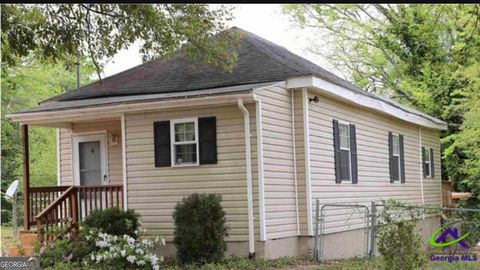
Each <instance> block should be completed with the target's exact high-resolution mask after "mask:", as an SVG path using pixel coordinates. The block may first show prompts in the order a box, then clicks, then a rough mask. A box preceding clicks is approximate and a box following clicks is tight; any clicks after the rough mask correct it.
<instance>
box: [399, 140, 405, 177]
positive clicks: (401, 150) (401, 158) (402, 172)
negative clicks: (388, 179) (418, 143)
mask: <svg viewBox="0 0 480 270" xmlns="http://www.w3.org/2000/svg"><path fill="white" fill-rule="evenodd" d="M398 139H399V143H400V174H401V178H400V182H402V183H405V159H404V156H403V135H399V138H398Z"/></svg>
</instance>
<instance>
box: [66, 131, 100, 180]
mask: <svg viewBox="0 0 480 270" xmlns="http://www.w3.org/2000/svg"><path fill="white" fill-rule="evenodd" d="M71 136H72V162H73V166H72V169H73V184H74V185H75V186H80V185H81V183H80V162H79V157H78V155H79V147H78V144H79V143H81V142H89V141H100V166H101V171H102V176H103V177H102V179H101V184H102V185H106V184H108V183H109V175H108V172H109V171H108V146H107V131H106V130H102V131H92V132H81V133H72V135H71ZM105 176H106V177H107V179H105Z"/></svg>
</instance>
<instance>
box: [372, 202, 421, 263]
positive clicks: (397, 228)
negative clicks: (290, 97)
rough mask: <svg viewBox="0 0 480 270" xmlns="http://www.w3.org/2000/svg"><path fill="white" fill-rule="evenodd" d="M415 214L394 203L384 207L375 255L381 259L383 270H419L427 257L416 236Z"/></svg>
mask: <svg viewBox="0 0 480 270" xmlns="http://www.w3.org/2000/svg"><path fill="white" fill-rule="evenodd" d="M418 215H419V213H418V212H417V211H415V210H413V208H408V206H407V205H403V204H401V203H399V202H397V201H388V202H386V203H385V209H384V211H383V212H382V213H381V216H380V218H381V221H382V222H381V226H379V228H378V239H379V241H378V251H379V252H380V254H382V255H383V258H384V261H385V269H392V270H414V269H422V266H424V265H425V264H426V262H427V259H426V258H427V256H426V254H425V251H424V250H423V248H422V239H421V237H420V235H419V234H418V233H417V232H416V220H417V217H418Z"/></svg>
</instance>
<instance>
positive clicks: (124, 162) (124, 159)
mask: <svg viewBox="0 0 480 270" xmlns="http://www.w3.org/2000/svg"><path fill="white" fill-rule="evenodd" d="M120 121H121V126H122V176H123V179H122V182H123V209H124V210H127V209H128V190H127V187H128V186H127V131H126V127H127V126H126V125H125V124H126V123H125V113H122V116H121V118H120Z"/></svg>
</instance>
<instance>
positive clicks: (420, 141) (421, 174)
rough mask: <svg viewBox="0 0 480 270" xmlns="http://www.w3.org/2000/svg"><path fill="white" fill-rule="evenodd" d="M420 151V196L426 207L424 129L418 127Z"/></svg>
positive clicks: (423, 216)
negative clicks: (424, 190) (423, 150)
mask: <svg viewBox="0 0 480 270" xmlns="http://www.w3.org/2000/svg"><path fill="white" fill-rule="evenodd" d="M418 150H419V153H420V155H419V156H420V193H421V194H420V196H421V200H422V205H425V196H424V192H423V159H422V155H423V153H422V127H420V126H419V127H418ZM422 218H423V219H425V213H423V215H422Z"/></svg>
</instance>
